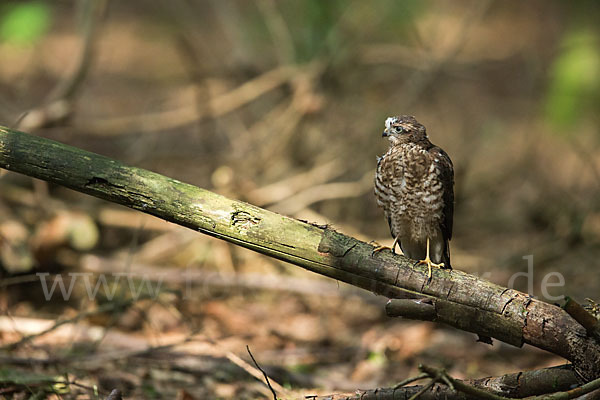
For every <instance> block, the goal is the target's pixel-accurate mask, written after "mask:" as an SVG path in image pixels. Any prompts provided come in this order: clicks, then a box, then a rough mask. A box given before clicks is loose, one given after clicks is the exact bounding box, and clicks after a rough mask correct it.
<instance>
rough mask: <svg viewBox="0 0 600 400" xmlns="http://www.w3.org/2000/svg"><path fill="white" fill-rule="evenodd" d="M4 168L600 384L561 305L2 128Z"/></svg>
mask: <svg viewBox="0 0 600 400" xmlns="http://www.w3.org/2000/svg"><path fill="white" fill-rule="evenodd" d="M0 167H2V168H6V169H8V170H12V171H15V172H19V173H23V174H26V175H29V176H33V177H36V178H39V179H43V180H46V181H50V182H54V183H57V184H59V185H63V186H66V187H69V188H72V189H74V190H77V191H80V192H83V193H87V194H90V195H92V196H96V197H99V198H102V199H106V200H109V201H111V202H114V203H118V204H122V205H125V206H127V207H130V208H133V209H136V210H140V211H142V212H145V213H148V214H151V215H154V216H157V217H159V218H163V219H165V220H167V221H171V222H174V223H176V224H179V225H182V226H186V227H188V228H191V229H194V230H196V231H199V232H201V233H205V234H207V235H210V236H214V237H217V238H219V239H223V240H226V241H228V242H231V243H234V244H237V245H239V246H242V247H245V248H248V249H251V250H254V251H256V252H259V253H262V254H265V255H267V256H269V257H274V258H277V259H280V260H283V261H287V262H289V263H292V264H295V265H297V266H300V267H302V268H305V269H307V270H310V271H313V272H316V273H318V274H321V275H325V276H328V277H330V278H333V279H337V280H340V281H343V282H347V283H349V284H352V285H354V286H357V287H360V288H363V289H366V290H370V291H372V292H375V293H377V294H381V295H384V296H387V297H389V298H426V299H429V300H430V301H431V304H432V305H433V306H434V310H435V316H434V318H433V320H434V321H437V322H443V323H446V324H448V325H451V326H454V327H456V328H458V329H461V330H465V331H469V332H473V333H476V334H479V335H480V336H486V337H493V338H496V339H498V340H501V341H504V342H506V343H509V344H512V345H514V346H519V347H520V346H522V345H523V344H525V343H527V344H530V345H532V346H535V347H538V348H540V349H544V350H547V351H550V352H552V353H554V354H557V355H559V356H562V357H564V358H566V359H567V360H569V361H571V362H572V363H573V365H574V367H575V369H576V371H577V372H578V373H579V374H581V376H582V377H583V378H584V379H586V380H592V379H595V378H597V377H599V376H600V343H599V342H598V341H596V340H595V339H594V338H593V337H591V336H589V335H588V334H587V332H586V330H585V328H583V327H582V326H581V325H580V324H579V323H577V322H576V321H575V320H574V319H573V318H572V317H571V316H570V315H568V314H567V313H566V312H565V311H564V310H563V309H561V308H560V307H557V306H554V305H552V304H548V303H545V302H543V301H540V300H536V299H533V298H531V297H529V296H528V295H526V294H524V293H521V292H519V291H516V290H513V289H508V288H504V287H501V286H499V285H495V284H493V283H490V282H487V281H485V280H482V279H479V278H476V277H474V276H472V275H469V274H466V273H464V272H461V271H457V270H453V271H447V270H438V269H435V270H434V271H433V280H432V281H431V283H429V284H428V283H427V280H428V279H427V268H425V267H423V266H413V264H414V261H411V260H409V259H407V258H405V257H402V256H399V255H393V254H391V253H390V252H380V253H376V254H375V255H372V251H373V246H371V245H370V244H368V243H364V242H361V241H359V240H357V239H354V238H352V237H349V236H346V235H343V234H341V233H338V232H336V231H334V230H333V229H330V228H327V227H325V228H324V227H319V226H315V225H311V224H310V223H305V222H301V221H298V220H295V219H292V218H289V217H286V216H283V215H280V214H276V213H273V212H270V211H267V210H264V209H261V208H259V207H256V206H253V205H250V204H247V203H244V202H240V201H235V200H231V199H227V198H225V197H223V196H220V195H217V194H215V193H212V192H210V191H207V190H204V189H200V188H198V187H195V186H192V185H189V184H185V183H182V182H179V181H177V180H174V179H171V178H168V177H165V176H162V175H159V174H157V173H154V172H150V171H147V170H143V169H140V168H135V167H128V166H125V165H123V164H121V163H119V162H118V161H115V160H112V159H110V158H107V157H103V156H100V155H97V154H94V153H90V152H87V151H84V150H81V149H77V148H74V147H70V146H66V145H63V144H60V143H57V142H54V141H51V140H48V139H44V138H40V137H36V136H31V135H28V134H26V133H22V132H18V131H15V130H11V129H8V128H3V127H0Z"/></svg>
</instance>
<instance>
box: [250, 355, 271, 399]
mask: <svg viewBox="0 0 600 400" xmlns="http://www.w3.org/2000/svg"><path fill="white" fill-rule="evenodd" d="M246 350H248V354H250V358H251V359H252V362H253V363H254V365H255V366H256V368H258V370H259V371H260V372H262V374H263V376H264V377H265V381H267V386H268V387H269V389H271V393H273V400H277V393H276V392H275V389H273V386H271V382H269V376H268V375H267V373H266V372H265V371H264V370H263V369H262V368H261V367H260V365H258V363H257V362H256V360H255V359H254V356H253V355H252V352H251V351H250V347H249V346H248V345H246Z"/></svg>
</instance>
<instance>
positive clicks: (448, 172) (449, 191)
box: [431, 147, 454, 240]
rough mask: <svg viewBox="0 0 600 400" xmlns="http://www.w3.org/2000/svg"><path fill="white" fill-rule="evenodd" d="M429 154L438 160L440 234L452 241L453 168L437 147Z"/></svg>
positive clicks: (444, 154)
mask: <svg viewBox="0 0 600 400" xmlns="http://www.w3.org/2000/svg"><path fill="white" fill-rule="evenodd" d="M431 154H432V155H433V156H434V157H435V159H437V160H439V168H440V181H441V182H442V187H443V190H444V194H443V200H444V210H443V213H444V219H443V221H442V226H441V228H442V234H443V235H444V239H445V240H450V239H452V223H453V218H454V167H453V166H452V160H450V157H449V156H448V154H446V152H445V151H444V150H442V149H440V148H439V147H434V148H433V149H431Z"/></svg>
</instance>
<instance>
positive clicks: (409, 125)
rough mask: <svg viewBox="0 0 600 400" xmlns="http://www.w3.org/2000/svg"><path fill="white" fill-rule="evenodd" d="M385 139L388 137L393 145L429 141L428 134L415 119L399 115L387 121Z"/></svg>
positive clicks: (384, 132)
mask: <svg viewBox="0 0 600 400" xmlns="http://www.w3.org/2000/svg"><path fill="white" fill-rule="evenodd" d="M382 136H383V137H387V138H388V139H389V141H390V143H391V144H392V145H396V144H400V143H409V142H417V141H420V140H423V139H427V132H426V131H425V126H423V125H422V124H421V123H419V121H417V120H416V119H415V117H413V116H411V115H399V116H397V117H389V118H388V119H386V120H385V130H384V131H383V135H382Z"/></svg>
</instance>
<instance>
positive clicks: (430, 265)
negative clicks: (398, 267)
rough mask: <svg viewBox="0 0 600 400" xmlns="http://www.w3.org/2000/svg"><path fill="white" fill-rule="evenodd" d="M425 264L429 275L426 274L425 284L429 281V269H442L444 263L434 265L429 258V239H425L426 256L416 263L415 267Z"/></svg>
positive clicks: (430, 275)
mask: <svg viewBox="0 0 600 400" xmlns="http://www.w3.org/2000/svg"><path fill="white" fill-rule="evenodd" d="M421 264H427V268H428V269H429V273H428V274H427V282H429V281H431V277H432V274H431V267H436V268H444V263H439V264H434V263H433V262H432V261H431V258H429V238H427V254H426V255H425V259H424V260H420V261H417V263H416V264H415V265H421Z"/></svg>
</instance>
